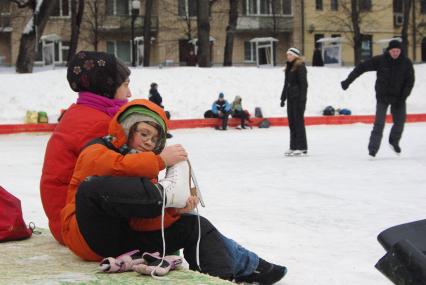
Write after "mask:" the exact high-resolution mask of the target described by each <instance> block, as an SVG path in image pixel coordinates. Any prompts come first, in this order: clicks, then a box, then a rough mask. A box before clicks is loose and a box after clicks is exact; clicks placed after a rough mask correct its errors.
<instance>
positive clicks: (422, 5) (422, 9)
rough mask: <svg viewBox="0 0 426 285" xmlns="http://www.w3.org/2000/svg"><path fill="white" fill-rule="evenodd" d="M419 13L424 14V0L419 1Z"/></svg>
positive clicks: (425, 9) (425, 2)
mask: <svg viewBox="0 0 426 285" xmlns="http://www.w3.org/2000/svg"><path fill="white" fill-rule="evenodd" d="M420 13H422V14H426V0H421V1H420Z"/></svg>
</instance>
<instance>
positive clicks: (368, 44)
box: [361, 35, 373, 61]
mask: <svg viewBox="0 0 426 285" xmlns="http://www.w3.org/2000/svg"><path fill="white" fill-rule="evenodd" d="M372 45H373V37H372V36H371V35H362V42H361V60H362V61H364V60H366V59H369V58H371V57H372V56H373V48H372Z"/></svg>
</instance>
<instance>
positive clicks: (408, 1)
mask: <svg viewBox="0 0 426 285" xmlns="http://www.w3.org/2000/svg"><path fill="white" fill-rule="evenodd" d="M412 4H413V1H412V0H405V1H403V9H402V10H403V15H404V20H403V22H402V29H401V39H402V48H403V50H404V51H405V52H406V53H408V24H409V22H410V10H411V6H412Z"/></svg>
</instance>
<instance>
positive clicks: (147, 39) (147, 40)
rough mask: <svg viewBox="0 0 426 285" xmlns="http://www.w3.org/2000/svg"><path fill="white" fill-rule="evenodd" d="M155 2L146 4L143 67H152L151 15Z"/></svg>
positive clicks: (148, 1) (150, 1) (147, 0)
mask: <svg viewBox="0 0 426 285" xmlns="http://www.w3.org/2000/svg"><path fill="white" fill-rule="evenodd" d="M153 2H154V1H153V0H146V2H145V18H144V20H143V66H149V65H150V58H151V14H152V4H153Z"/></svg>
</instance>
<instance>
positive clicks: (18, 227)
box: [0, 186, 33, 242]
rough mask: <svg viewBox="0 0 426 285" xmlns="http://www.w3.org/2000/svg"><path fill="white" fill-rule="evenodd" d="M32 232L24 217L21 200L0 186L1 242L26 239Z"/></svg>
mask: <svg viewBox="0 0 426 285" xmlns="http://www.w3.org/2000/svg"><path fill="white" fill-rule="evenodd" d="M32 233H33V232H32V230H31V229H30V228H28V227H27V225H26V224H25V222H24V219H23V217H22V209H21V201H20V200H19V199H18V198H16V197H15V196H13V195H12V194H10V193H9V192H7V191H6V190H4V188H3V187H1V186H0V242H2V241H9V240H20V239H26V238H29V237H30V236H31V234H32Z"/></svg>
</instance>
